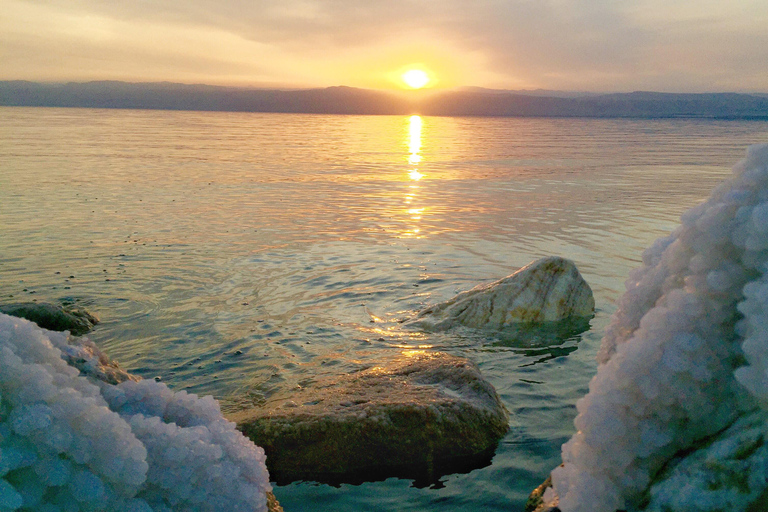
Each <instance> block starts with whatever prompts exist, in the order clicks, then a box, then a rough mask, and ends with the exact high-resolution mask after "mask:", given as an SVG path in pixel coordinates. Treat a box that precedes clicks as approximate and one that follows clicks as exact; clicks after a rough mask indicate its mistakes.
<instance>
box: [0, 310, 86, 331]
mask: <svg viewBox="0 0 768 512" xmlns="http://www.w3.org/2000/svg"><path fill="white" fill-rule="evenodd" d="M0 312H2V313H5V314H6V315H11V316H16V317H19V318H26V319H27V320H29V321H31V322H35V323H36V324H37V325H39V326H40V327H42V328H43V329H48V330H49V331H69V332H70V333H72V334H74V335H75V336H81V335H83V334H85V333H87V332H88V331H90V330H91V329H93V326H94V325H96V324H97V323H99V320H98V319H97V318H96V317H95V316H93V315H92V314H90V313H88V312H87V311H85V310H84V309H80V308H76V307H71V306H59V305H57V304H51V303H48V302H40V303H37V302H25V303H20V304H4V305H1V306H0Z"/></svg>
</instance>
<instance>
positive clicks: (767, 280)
mask: <svg viewBox="0 0 768 512" xmlns="http://www.w3.org/2000/svg"><path fill="white" fill-rule="evenodd" d="M766 199H768V145H763V146H754V147H751V148H750V149H749V150H748V152H747V157H746V159H745V160H743V161H742V162H740V163H739V164H737V165H736V167H735V168H734V175H733V177H732V178H731V179H730V180H729V181H727V182H725V183H724V184H722V185H720V186H719V187H718V188H716V189H715V191H714V192H713V193H712V196H711V197H710V198H709V199H708V200H707V201H705V202H704V203H703V204H701V205H699V206H697V207H695V208H692V209H691V210H689V211H688V212H686V213H685V214H684V215H683V216H682V217H681V222H682V224H681V226H680V227H679V228H677V229H676V230H675V231H674V233H673V234H672V235H671V236H668V237H665V238H662V239H659V240H657V241H656V242H655V243H654V244H653V245H652V246H651V247H650V248H649V249H647V250H646V251H645V253H644V254H643V266H642V267H641V268H639V269H637V270H635V271H633V272H632V273H631V275H630V278H629V279H628V280H627V283H626V288H627V291H626V293H625V294H624V295H623V297H622V298H621V299H620V301H619V308H618V310H617V312H616V313H615V314H614V316H613V318H612V320H611V323H610V325H609V326H608V328H607V329H606V334H605V337H604V338H603V342H602V346H601V348H600V351H599V353H598V363H599V367H598V373H597V375H596V376H595V377H594V378H593V380H592V382H591V383H590V386H589V393H588V394H587V395H586V397H585V398H584V399H582V400H579V402H578V403H577V410H578V416H577V418H576V420H575V425H576V427H577V429H578V432H577V433H576V434H575V435H574V436H573V438H572V439H571V440H570V441H568V442H567V443H566V444H565V445H563V462H564V464H563V466H562V467H560V468H557V469H556V470H554V471H553V472H552V481H553V489H552V490H551V491H548V492H547V494H546V495H545V499H547V500H554V499H558V500H559V507H560V509H561V510H563V512H580V511H585V512H586V511H589V512H613V511H615V510H617V509H629V510H633V509H635V508H636V507H637V506H638V503H639V500H640V499H641V497H642V493H643V492H644V491H646V489H647V486H648V485H649V483H650V481H651V478H653V477H654V476H655V475H656V473H657V472H658V471H659V470H660V469H661V467H662V466H663V465H664V463H665V462H666V461H668V460H669V459H670V458H671V457H672V456H673V455H675V454H676V453H678V452H679V451H680V450H683V449H686V448H688V447H690V446H692V445H693V444H694V443H695V442H696V441H698V440H700V439H702V438H704V437H706V436H709V435H712V434H714V433H716V432H718V431H720V430H722V429H723V428H725V427H726V426H728V425H729V424H730V423H731V422H733V421H734V419H735V418H737V417H738V416H739V415H742V414H744V413H746V412H747V411H748V410H750V409H751V408H753V407H754V406H755V404H756V402H757V401H760V402H761V403H762V404H763V405H764V406H765V407H766V408H768V201H766ZM745 362H746V364H745ZM677 489H678V490H679V489H680V488H679V487H678V488H677ZM654 492H656V491H654ZM658 492H661V491H660V490H659V491H658ZM708 497H709V498H710V499H714V498H713V495H712V494H711V493H710V494H709V495H708ZM700 498H701V495H691V496H689V497H687V498H686V497H685V496H684V493H680V494H679V495H678V496H676V497H675V503H687V504H686V505H685V506H684V507H683V508H681V509H680V510H683V509H685V510H696V509H697V505H696V503H697V500H699V499H700ZM731 498H732V497H731V496H729V497H728V500H730V499H731ZM685 499H688V500H689V501H687V502H685ZM681 500H682V501H681ZM728 500H725V501H728ZM729 503H730V502H729ZM681 506H682V505H681ZM686 507H687V508H686Z"/></svg>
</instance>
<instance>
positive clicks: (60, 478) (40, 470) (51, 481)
mask: <svg viewBox="0 0 768 512" xmlns="http://www.w3.org/2000/svg"><path fill="white" fill-rule="evenodd" d="M67 340H68V335H67V334H66V333H56V332H51V331H45V330H42V329H40V328H38V327H37V326H36V325H34V324H32V323H31V322H28V321H26V320H22V319H19V318H15V317H9V316H6V315H2V314H0V511H10V510H35V511H39V512H59V511H61V512H64V511H66V512H76V511H89V512H90V511H100V510H103V511H117V510H120V511H126V512H149V511H158V512H159V511H163V512H168V511H220V510H228V511H248V512H254V511H265V510H266V509H267V508H266V493H267V491H269V490H270V486H269V478H268V475H267V470H266V467H265V465H264V452H263V450H262V449H261V448H259V447H257V446H255V445H254V444H253V443H251V442H250V441H249V440H248V439H246V438H245V437H244V436H243V435H242V434H240V433H239V432H238V431H237V430H235V425H234V423H231V422H229V421H227V420H225V419H224V418H223V417H222V415H221V412H220V410H219V406H218V403H217V402H216V401H215V400H213V399H212V398H211V397H205V398H202V399H201V398H198V397H196V396H195V395H190V394H187V393H186V392H184V391H181V392H177V393H174V392H173V391H171V390H170V389H168V387H167V386H166V385H164V384H161V383H158V382H154V381H139V382H135V381H133V380H126V381H124V382H122V383H121V384H119V385H116V386H115V385H111V384H107V383H104V382H101V381H98V380H89V379H88V378H86V377H85V376H82V375H81V374H80V371H79V370H78V369H76V368H74V367H72V366H70V365H68V364H67V363H66V362H65V360H64V359H63V357H64V355H63V354H62V349H63V350H64V351H65V352H67V354H68V355H69V356H71V355H72V353H73V351H75V352H76V350H75V349H73V348H72V346H71V345H69V344H68V342H67ZM70 358H71V357H70Z"/></svg>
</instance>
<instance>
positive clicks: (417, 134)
mask: <svg viewBox="0 0 768 512" xmlns="http://www.w3.org/2000/svg"><path fill="white" fill-rule="evenodd" d="M421 127H422V122H421V117H420V116H411V117H410V118H409V119H408V152H409V155H408V163H409V164H410V165H411V166H412V168H411V169H409V170H408V177H409V178H410V179H411V181H413V182H418V181H419V180H420V179H421V178H423V177H424V175H423V174H422V173H420V172H419V170H418V168H417V166H418V165H419V162H421V155H419V152H420V151H421ZM409 188H410V189H411V190H410V192H409V193H408V194H406V196H405V203H406V205H408V208H407V213H408V216H409V217H410V219H411V220H412V221H414V224H416V225H414V226H413V228H412V229H411V230H410V231H409V232H406V234H408V235H410V236H418V234H419V231H420V230H419V228H418V227H417V226H418V224H417V222H418V221H420V220H421V215H422V213H424V208H414V207H413V206H412V205H411V202H412V201H413V199H414V198H415V197H416V192H417V191H418V189H419V185H418V184H416V183H413V184H411V185H410V186H409Z"/></svg>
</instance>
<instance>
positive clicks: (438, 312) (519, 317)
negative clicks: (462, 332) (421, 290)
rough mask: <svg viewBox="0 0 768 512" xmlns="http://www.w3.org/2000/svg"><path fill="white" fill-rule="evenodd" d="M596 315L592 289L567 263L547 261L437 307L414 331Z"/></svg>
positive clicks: (424, 314)
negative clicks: (417, 329) (418, 328)
mask: <svg viewBox="0 0 768 512" xmlns="http://www.w3.org/2000/svg"><path fill="white" fill-rule="evenodd" d="M594 313H595V299H594V297H593V296H592V289H591V288H590V287H589V285H588V284H587V283H586V281H584V278H582V277H581V274H580V273H579V271H578V269H577V268H576V265H575V264H574V263H573V262H572V261H570V260H567V259H565V258H559V257H557V256H549V257H547V258H541V259H539V260H536V261H534V262H532V263H529V264H528V265H526V266H525V267H523V268H521V269H520V270H518V271H517V272H515V273H514V274H512V275H510V276H507V277H505V278H504V279H501V280H499V281H496V282H494V283H490V284H483V285H480V286H476V287H475V288H472V289H471V290H468V291H466V292H462V293H460V294H458V295H457V296H456V297H454V298H452V299H450V300H448V301H446V302H442V303H440V304H436V305H434V306H431V307H429V308H427V309H425V310H424V311H422V312H421V313H419V316H418V318H417V319H416V320H415V321H414V322H412V323H411V325H414V326H417V327H420V328H422V329H428V330H442V329H450V328H453V327H457V326H459V325H464V326H466V327H475V328H488V329H502V328H504V327H507V326H510V325H518V324H530V323H539V322H557V321H561V320H565V319H568V318H571V317H591V316H592V315H594Z"/></svg>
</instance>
